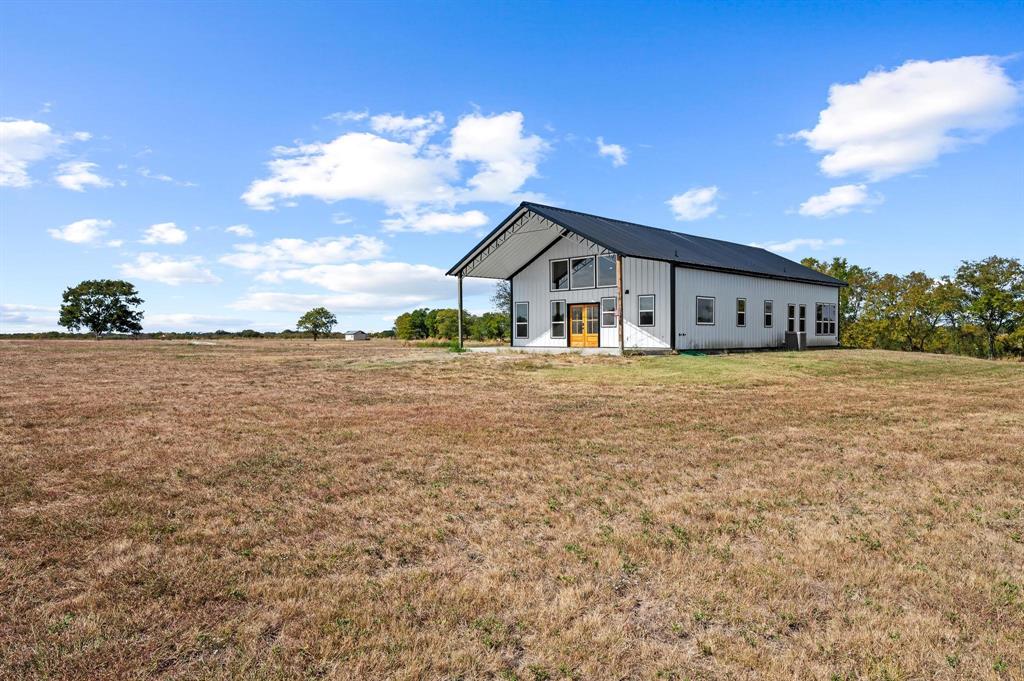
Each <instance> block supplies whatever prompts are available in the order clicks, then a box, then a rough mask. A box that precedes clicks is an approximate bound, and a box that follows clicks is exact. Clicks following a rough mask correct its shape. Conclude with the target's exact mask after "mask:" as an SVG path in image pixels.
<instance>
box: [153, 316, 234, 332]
mask: <svg viewBox="0 0 1024 681" xmlns="http://www.w3.org/2000/svg"><path fill="white" fill-rule="evenodd" d="M143 324H144V326H145V329H146V331H147V332H153V331H214V330H217V329H241V328H243V327H247V326H252V325H253V322H252V320H249V319H237V318H234V317H218V316H215V315H201V314H192V313H190V312H170V313H164V314H147V315H146V318H145V319H144V320H143Z"/></svg>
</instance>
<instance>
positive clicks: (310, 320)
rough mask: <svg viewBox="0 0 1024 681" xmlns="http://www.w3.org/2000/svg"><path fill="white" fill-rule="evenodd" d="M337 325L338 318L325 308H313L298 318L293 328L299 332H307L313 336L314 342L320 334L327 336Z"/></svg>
mask: <svg viewBox="0 0 1024 681" xmlns="http://www.w3.org/2000/svg"><path fill="white" fill-rule="evenodd" d="M337 323H338V318H337V317H335V316H334V313H332V312H331V311H330V310H328V309H327V308H326V307H314V308H313V309H312V310H310V311H309V312H307V313H306V314H304V315H302V316H301V317H299V321H298V323H297V324H296V325H295V326H296V328H297V329H299V330H300V331H307V332H309V333H311V334H313V340H316V339H317V338H318V337H319V336H320V334H324V335H327V334H329V333H330V332H331V329H332V328H334V325H335V324H337Z"/></svg>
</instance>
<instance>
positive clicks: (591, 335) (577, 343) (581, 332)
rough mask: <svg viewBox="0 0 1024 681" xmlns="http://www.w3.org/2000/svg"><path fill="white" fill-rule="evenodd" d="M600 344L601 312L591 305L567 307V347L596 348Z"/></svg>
mask: <svg viewBox="0 0 1024 681" xmlns="http://www.w3.org/2000/svg"><path fill="white" fill-rule="evenodd" d="M600 344H601V311H600V308H599V307H598V306H597V305H595V304H593V303H588V304H586V305H570V306H569V347H571V348H596V347H598V346H599V345H600Z"/></svg>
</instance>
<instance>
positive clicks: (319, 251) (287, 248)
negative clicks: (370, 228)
mask: <svg viewBox="0 0 1024 681" xmlns="http://www.w3.org/2000/svg"><path fill="white" fill-rule="evenodd" d="M385 249H386V246H385V245H384V242H383V241H381V240H380V239H377V238H376V237H372V236H363V235H362V234H357V235H355V236H338V237H326V238H323V239H317V240H315V241H306V240H305V239H293V238H282V239H273V240H272V241H269V242H268V243H265V244H237V245H236V246H235V252H234V253H230V254H228V255H225V256H223V257H221V258H220V262H222V263H224V264H225V265H231V266H232V267H238V268H240V269H244V270H261V269H272V268H273V269H279V268H282V267H291V266H296V265H325V264H330V263H340V262H352V261H356V260H372V259H374V258H379V257H380V256H381V255H382V254H383V253H384V251H385Z"/></svg>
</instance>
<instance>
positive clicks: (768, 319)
mask: <svg viewBox="0 0 1024 681" xmlns="http://www.w3.org/2000/svg"><path fill="white" fill-rule="evenodd" d="M769 305H771V306H772V309H771V312H769V311H768V306H769ZM762 321H763V322H764V328H766V329H771V328H774V327H775V301H774V300H766V301H764V308H763V314H762Z"/></svg>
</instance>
